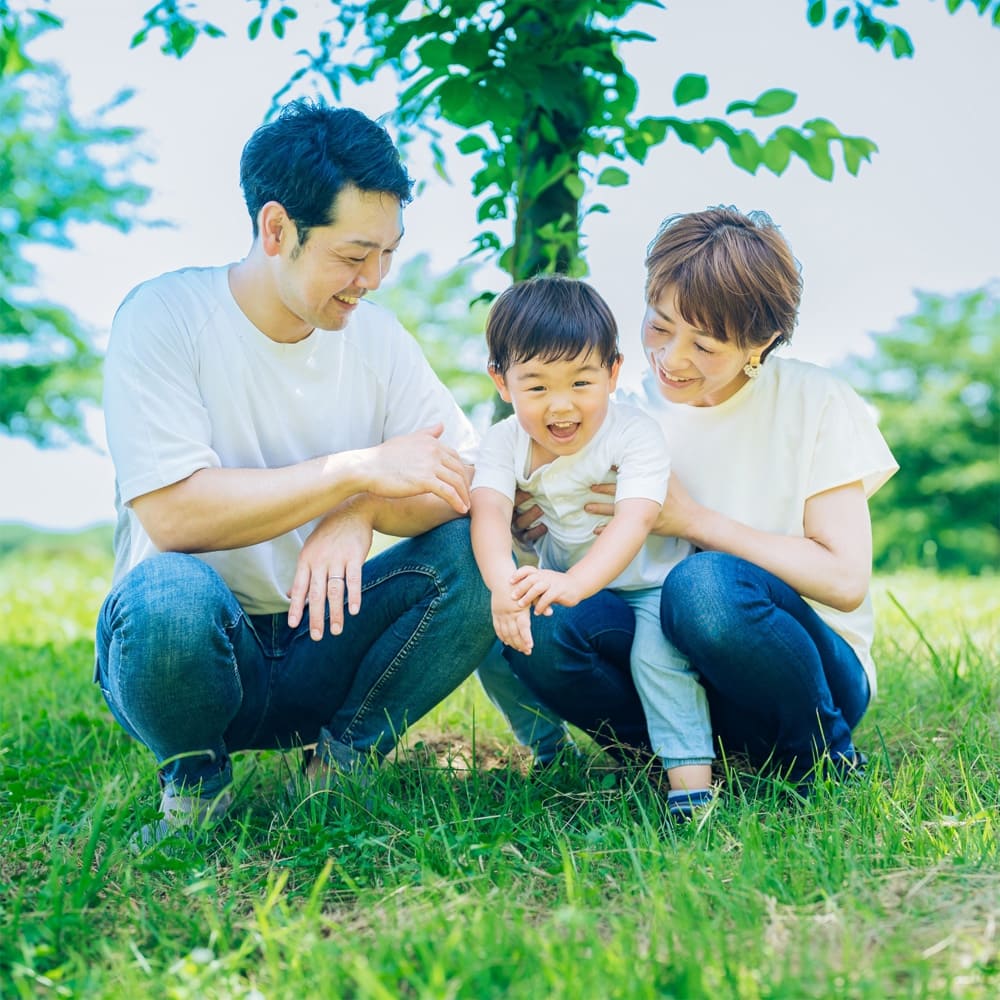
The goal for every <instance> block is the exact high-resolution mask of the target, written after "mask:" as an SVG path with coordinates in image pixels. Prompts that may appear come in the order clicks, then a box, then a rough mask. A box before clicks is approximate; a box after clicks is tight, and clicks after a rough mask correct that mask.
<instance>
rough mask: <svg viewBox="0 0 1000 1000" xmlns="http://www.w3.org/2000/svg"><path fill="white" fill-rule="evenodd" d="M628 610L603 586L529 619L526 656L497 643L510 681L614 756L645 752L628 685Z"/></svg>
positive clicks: (645, 737)
mask: <svg viewBox="0 0 1000 1000" xmlns="http://www.w3.org/2000/svg"><path fill="white" fill-rule="evenodd" d="M634 635H635V615H634V613H633V611H632V608H631V607H629V605H628V604H627V603H626V602H625V601H624V600H622V598H621V597H619V596H618V595H617V594H614V593H612V592H611V591H610V590H602V591H600V592H599V593H597V594H594V596H593V597H588V598H587V599H586V600H585V601H581V602H580V603H579V604H578V605H576V607H573V608H564V607H562V606H559V605H555V606H553V608H552V614H551V615H549V616H545V615H540V616H537V617H534V618H532V619H531V636H532V639H533V640H534V648H533V649H532V652H531V653H530V655H527V656H525V655H524V654H523V653H519V652H517V650H515V649H511V648H510V647H509V646H507V647H504V651H503V655H504V657H505V658H506V660H507V663H508V664H509V666H510V669H511V670H512V671H513V673H514V675H515V676H516V677H517V679H518V680H519V681H520V682H521V683H522V684H523V685H524V687H525V688H527V690H528V691H530V692H531V694H532V695H534V697H535V698H536V699H537V700H538V702H540V703H541V705H542V706H544V707H545V708H547V709H548V711H549V714H550V715H551V714H552V713H554V714H555V715H556V716H558V717H561V718H563V719H565V720H566V721H567V722H571V723H573V725H574V726H577V727H578V728H579V729H582V730H583V731H584V732H585V733H587V734H588V735H589V736H591V737H592V738H593V739H594V741H595V742H596V743H597V744H598V745H599V746H601V747H603V748H604V749H606V750H609V751H611V752H612V753H613V754H615V755H620V754H621V753H622V752H623V751H624V752H625V753H628V754H631V753H632V752H636V751H637V752H638V753H639V754H640V755H642V754H648V753H650V752H651V747H650V742H649V733H648V730H647V728H646V718H645V716H644V715H643V711H642V703H641V702H640V701H639V695H638V693H637V692H636V689H635V685H634V684H633V683H632V675H631V670H630V665H629V661H630V656H631V651H632V639H633V637H634Z"/></svg>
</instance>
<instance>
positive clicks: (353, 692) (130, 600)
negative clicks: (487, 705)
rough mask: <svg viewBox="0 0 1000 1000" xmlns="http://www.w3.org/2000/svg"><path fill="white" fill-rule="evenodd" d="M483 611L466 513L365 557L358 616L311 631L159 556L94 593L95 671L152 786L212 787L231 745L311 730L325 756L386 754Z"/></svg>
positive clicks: (245, 746) (477, 652)
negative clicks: (99, 595)
mask: <svg viewBox="0 0 1000 1000" xmlns="http://www.w3.org/2000/svg"><path fill="white" fill-rule="evenodd" d="M326 617H327V620H328V619H329V612H327V615H326ZM490 622H491V618H490V600H489V592H488V591H487V589H486V587H485V586H484V585H483V583H482V579H481V577H480V575H479V571H478V569H477V568H476V564H475V561H474V559H473V557H472V549H471V545H470V543H469V530H468V520H467V519H462V520H457V521H452V522H450V523H448V524H445V525H442V526H441V527H439V528H436V529H434V530H432V531H429V532H427V533H426V534H424V535H420V536H418V537H416V538H410V539H406V540H403V541H401V542H398V543H397V544H395V545H393V546H391V547H390V548H388V549H386V550H385V551H384V552H382V553H380V554H379V555H376V556H374V557H373V558H371V559H369V560H368V561H367V562H366V563H365V566H364V570H363V574H362V603H361V611H360V613H359V614H357V615H355V616H350V615H346V614H345V622H344V630H343V632H342V633H341V634H340V635H330V634H329V630H328V629H327V630H326V631H325V633H324V636H323V638H322V639H321V640H319V641H314V640H312V639H311V638H310V636H309V622H308V614H307V615H305V616H304V617H303V621H302V622H301V623H300V624H299V625H298V626H297V627H296V628H289V626H288V623H287V614H286V613H284V612H282V613H280V614H263V615H249V614H247V613H246V612H245V611H244V610H243V608H242V607H241V606H240V604H239V602H238V601H237V600H236V598H235V597H234V596H233V594H232V592H231V591H230V590H229V588H228V587H227V586H226V584H225V583H224V582H223V580H222V578H221V577H220V576H219V574H218V573H217V572H216V571H215V570H214V569H212V568H211V567H210V566H208V565H207V564H206V563H204V562H203V561H201V560H200V559H198V558H197V557H195V556H190V555H182V554H179V553H164V554H161V555H158V556H155V557H153V558H152V559H149V560H147V561H145V562H143V563H140V565H138V566H137V567H135V568H134V569H133V570H132V571H131V572H130V573H129V574H128V575H127V576H126V577H124V579H122V580H121V581H120V582H119V583H118V584H117V585H116V586H115V587H114V589H113V590H112V591H111V593H110V594H109V595H108V597H107V598H106V600H105V602H104V606H103V607H102V609H101V613H100V617H99V620H98V625H97V666H98V679H99V681H100V684H101V689H102V691H103V693H104V697H105V699H106V701H107V703H108V706H109V707H110V709H111V712H112V714H113V715H114V717H115V718H116V719H117V721H118V722H119V723H120V724H121V725H122V727H123V728H124V729H125V730H126V731H127V732H128V733H129V734H131V735H132V736H133V737H135V738H136V739H137V740H139V741H140V742H142V743H144V744H145V745H146V746H147V747H149V748H150V750H152V751H153V753H154V755H155V756H156V759H157V761H158V762H159V763H160V764H161V770H160V775H161V779H162V781H163V783H164V785H165V786H166V787H168V788H171V789H173V790H174V791H175V792H176V793H178V794H183V790H184V789H198V794H201V795H215V794H216V793H217V792H218V791H219V790H220V789H222V788H224V787H225V786H226V785H228V784H229V783H230V781H231V780H232V765H231V762H230V754H231V753H232V752H234V751H237V750H250V749H289V748H292V747H296V746H302V745H306V744H312V743H317V742H318V743H319V744H320V746H319V749H320V750H321V751H322V752H323V754H324V755H325V756H328V757H333V758H335V759H337V760H338V761H340V762H341V763H343V762H344V761H349V760H351V759H353V758H357V757H359V756H360V755H362V754H367V753H369V752H375V753H377V754H379V755H384V754H386V753H388V752H389V751H390V750H391V749H392V747H393V746H394V745H395V743H396V740H397V739H398V737H399V736H400V734H401V733H402V732H403V730H404V729H405V728H406V727H407V725H409V724H411V723H413V722H415V721H416V720H417V719H419V718H420V717H421V716H422V715H424V714H425V713H426V712H428V711H429V710H430V709H431V708H433V707H434V706H435V705H436V704H437V703H438V702H440V701H441V700H442V699H443V698H444V697H446V696H447V695H448V694H449V693H450V692H451V691H453V690H454V689H455V688H456V687H457V686H458V685H459V684H460V683H461V682H462V681H463V680H464V679H465V678H466V677H467V676H468V675H469V674H471V673H472V671H473V670H474V669H475V667H476V665H477V664H478V663H479V662H480V660H482V659H483V658H484V657H485V656H486V654H487V652H488V651H489V648H490V646H491V645H492V643H493V638H494V637H493V629H492V627H491V624H490Z"/></svg>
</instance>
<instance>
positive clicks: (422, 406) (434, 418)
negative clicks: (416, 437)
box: [385, 319, 477, 464]
mask: <svg viewBox="0 0 1000 1000" xmlns="http://www.w3.org/2000/svg"><path fill="white" fill-rule="evenodd" d="M391 322H392V323H393V325H394V328H395V329H394V333H395V336H394V337H393V345H392V347H393V352H394V354H393V362H392V369H391V373H390V382H389V386H388V396H389V398H390V399H391V400H393V405H392V407H391V408H390V410H389V413H388V418H387V422H386V426H385V440H388V439H389V438H393V437H399V436H400V435H403V434H412V433H413V432H414V431H417V430H421V429H422V428H425V427H432V426H433V425H435V424H444V433H443V434H442V435H441V440H442V441H443V442H444V443H445V444H447V445H449V446H450V447H452V448H454V449H455V450H456V451H457V452H458V453H459V454H460V455H461V456H462V459H463V460H464V461H466V462H468V463H469V464H473V463H474V462H475V461H476V456H477V435H476V432H475V430H474V428H473V426H472V424H471V422H470V421H469V418H468V417H466V415H465V414H464V413H463V412H462V408H461V407H460V406H459V405H458V403H456V402H455V397H454V396H452V394H451V393H450V392H449V391H448V389H447V388H446V387H445V385H444V383H443V382H442V381H441V380H440V379H439V378H438V377H437V374H436V373H435V372H434V369H433V368H431V366H430V362H428V360H427V358H426V357H425V355H424V352H423V351H422V350H421V348H420V345H419V344H418V343H417V341H416V340H415V339H414V338H413V337H412V336H411V335H410V334H409V333H408V332H407V331H406V330H405V329H404V328H403V327H402V326H401V325H400V324H399V323H398V322H396V320H394V319H393V320H392V321H391Z"/></svg>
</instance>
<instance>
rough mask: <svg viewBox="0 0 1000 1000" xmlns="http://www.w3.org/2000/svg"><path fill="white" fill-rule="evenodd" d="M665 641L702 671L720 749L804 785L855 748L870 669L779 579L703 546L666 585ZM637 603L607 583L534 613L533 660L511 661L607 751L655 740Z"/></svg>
mask: <svg viewBox="0 0 1000 1000" xmlns="http://www.w3.org/2000/svg"><path fill="white" fill-rule="evenodd" d="M661 624H662V627H663V631H664V634H665V635H666V637H667V639H668V640H669V641H670V642H671V643H672V644H673V645H674V646H675V647H676V648H677V649H678V650H680V652H681V653H683V654H684V655H685V656H686V657H687V658H688V660H689V661H690V663H691V666H692V667H693V668H694V670H695V671H696V672H697V673H698V675H699V676H700V678H701V680H702V683H703V685H704V687H705V692H706V695H707V697H708V704H709V709H710V713H711V720H712V729H713V731H714V733H715V737H716V740H717V742H718V743H719V744H720V746H721V748H722V750H723V752H743V753H746V754H747V755H748V756H749V758H750V760H751V761H752V762H753V763H754V764H755V765H757V766H761V765H764V764H770V765H771V766H772V767H774V768H776V769H778V770H780V771H781V772H782V773H785V774H787V775H788V776H789V778H790V779H791V780H794V781H798V780H800V779H801V778H802V777H804V776H805V775H806V774H808V772H809V771H810V770H811V768H812V767H813V764H814V761H815V759H816V757H817V756H818V755H819V754H821V753H823V752H824V751H826V752H829V753H830V754H831V755H838V754H843V755H844V756H849V755H850V754H851V753H852V752H853V744H852V742H851V731H852V730H853V729H854V727H855V726H856V725H857V724H858V722H859V721H860V720H861V717H862V716H863V715H864V712H865V709H866V708H867V706H868V700H869V688H868V679H867V677H866V676H865V672H864V668H863V667H862V665H861V663H860V661H859V660H858V658H857V656H856V654H855V653H854V651H853V650H852V649H851V647H850V646H849V645H848V643H847V642H846V641H845V640H843V639H842V638H841V637H840V636H838V635H837V634H836V633H835V632H834V631H833V630H832V629H831V628H830V627H829V626H828V625H827V624H826V623H825V622H823V621H822V619H820V617H819V616H818V615H817V614H816V612H815V611H813V609H812V608H811V607H810V606H809V605H808V604H807V603H806V602H805V601H804V600H802V598H801V597H800V596H799V595H798V594H797V593H795V591H794V590H792V589H791V588H790V587H788V586H787V585H786V584H784V583H782V582H781V581H780V580H778V579H777V577H775V576H773V575H772V574H770V573H768V572H766V571H765V570H762V569H760V567H758V566H755V565H753V564H751V563H748V562H746V561H745V560H742V559H738V558H736V557H735V556H730V555H727V554H725V553H718V552H701V553H696V554H695V555H692V556H689V557H688V558H686V559H685V560H684V561H683V562H681V563H680V564H678V565H677V566H676V567H675V568H674V569H673V570H672V571H671V573H670V575H669V576H668V577H667V579H666V582H665V583H664V585H663V591H662V599H661ZM634 630H635V619H634V616H633V613H632V610H631V608H629V606H628V605H627V604H626V603H625V601H623V600H622V599H621V597H619V596H617V595H615V594H612V593H611V592H610V591H601V592H600V593H599V594H595V595H594V596H593V597H591V598H588V599H587V600H585V601H582V602H581V603H580V604H578V605H577V606H576V607H575V608H561V607H557V608H555V609H554V613H553V615H552V616H551V617H549V618H535V619H533V621H532V634H533V636H534V640H535V646H534V650H533V651H532V654H531V655H530V656H523V655H521V654H519V653H515V652H514V651H512V650H510V649H508V650H506V651H505V655H506V656H507V659H508V662H509V663H510V666H511V669H512V670H513V671H514V673H515V674H516V675H517V677H518V678H519V679H520V680H521V682H522V683H523V684H524V685H525V686H526V687H527V688H529V689H530V690H531V691H532V693H533V694H534V695H535V696H536V697H537V698H538V700H539V701H540V702H541V703H542V704H543V705H545V706H546V707H547V708H548V709H549V711H550V712H554V713H556V714H558V715H560V716H562V717H563V718H564V719H567V720H568V721H569V722H572V723H573V724H574V725H576V726H579V727H580V728H581V729H583V730H585V731H586V732H588V733H590V734H591V735H592V736H594V737H595V738H596V739H597V741H598V742H599V743H600V744H601V745H603V746H607V747H611V748H613V747H615V746H616V744H624V745H626V746H632V747H635V748H637V749H638V750H640V751H648V750H649V748H650V741H649V736H648V733H647V731H646V722H645V718H644V716H643V709H642V704H641V703H640V700H639V697H638V695H637V693H636V689H635V685H634V683H633V681H632V677H631V675H630V671H629V650H630V647H631V644H632V637H633V634H634Z"/></svg>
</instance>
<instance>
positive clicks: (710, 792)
mask: <svg viewBox="0 0 1000 1000" xmlns="http://www.w3.org/2000/svg"><path fill="white" fill-rule="evenodd" d="M715 798H716V791H715V789H714V788H679V789H677V790H676V791H673V792H668V793H667V815H668V816H669V817H670V818H671V819H672V820H673V821H674V822H675V823H688V822H690V821H691V820H692V819H694V818H695V816H696V815H697V814H698V813H700V812H703V811H704V810H706V809H707V808H708V807H709V806H710V805H711V804H712V803H713V802H714V801H715Z"/></svg>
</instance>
